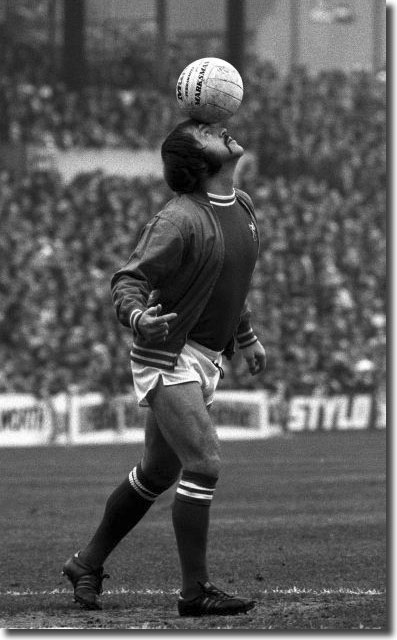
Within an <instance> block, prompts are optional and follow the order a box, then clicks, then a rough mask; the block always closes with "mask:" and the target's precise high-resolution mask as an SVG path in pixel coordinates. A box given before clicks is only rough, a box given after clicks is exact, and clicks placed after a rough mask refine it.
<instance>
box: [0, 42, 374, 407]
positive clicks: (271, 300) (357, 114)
mask: <svg viewBox="0 0 397 640" xmlns="http://www.w3.org/2000/svg"><path fill="white" fill-rule="evenodd" d="M20 55H21V56H22V53H21V54H20ZM1 64H2V65H3V67H4V68H5V69H6V70H8V71H7V73H5V74H4V75H3V77H2V79H1V81H0V82H1V84H2V89H3V90H2V91H0V95H1V96H2V99H1V104H0V112H1V117H0V121H1V123H2V124H1V135H2V138H3V140H14V141H16V140H18V139H19V140H20V141H23V142H29V141H30V142H31V141H35V140H36V141H40V140H42V139H43V135H44V134H45V133H46V134H50V135H52V136H53V139H54V141H55V143H56V144H57V145H58V146H60V147H63V148H70V147H75V146H77V147H81V146H102V145H105V146H120V145H123V146H129V147H132V148H139V147H145V148H147V147H157V146H158V144H159V142H160V141H161V139H162V138H163V137H164V134H165V133H166V131H167V130H168V129H169V127H170V126H172V124H173V123H174V122H175V121H176V119H177V117H178V114H177V113H175V107H174V106H173V102H172V100H170V99H169V96H167V97H166V98H164V95H162V94H160V93H159V94H154V93H148V92H141V91H134V90H132V89H129V90H127V89H125V88H123V89H119V90H117V91H115V90H114V88H111V87H103V86H102V87H96V88H95V87H90V88H87V89H86V90H85V91H84V92H83V93H81V94H77V93H70V92H67V91H66V89H65V88H64V87H63V86H62V85H54V84H52V85H50V84H45V82H44V80H45V78H43V77H41V76H40V75H39V76H32V77H31V78H30V79H29V82H27V81H26V77H25V75H24V73H25V72H24V69H25V68H26V64H27V62H26V59H25V61H24V60H23V56H22V58H21V59H20V64H19V65H15V61H14V62H13V64H11V65H8V66H7V59H5V60H3V62H2V63H0V66H1ZM9 67H11V68H12V69H13V73H11V72H10V71H9ZM16 70H17V71H18V73H17V72H16ZM37 73H38V74H40V73H43V72H39V71H37ZM44 75H45V74H44ZM385 110H386V98H385V86H384V83H383V82H382V81H381V80H378V79H377V78H376V77H374V76H372V75H371V74H369V73H364V72H360V73H353V74H349V75H347V74H344V73H342V72H325V73H322V74H320V75H318V76H316V77H311V76H309V74H308V73H307V72H306V71H305V70H304V69H295V70H294V71H293V72H291V73H290V74H289V75H288V76H287V77H284V78H282V77H280V76H279V75H278V73H277V72H276V71H275V69H274V68H273V67H272V66H271V65H263V64H262V65H259V64H256V63H255V64H251V65H250V67H249V69H248V70H247V77H246V80H245V99H244V108H241V110H240V111H239V112H238V114H237V115H236V116H235V117H234V118H233V121H232V123H231V125H230V126H231V127H232V125H233V126H234V127H235V128H236V129H238V131H239V135H240V137H241V139H242V140H244V144H245V146H246V148H247V149H248V150H249V151H250V152H251V153H248V160H247V162H246V163H245V164H243V165H242V169H241V172H240V175H239V183H240V186H241V187H242V188H244V189H246V190H247V191H248V192H249V193H250V194H251V196H252V198H253V200H254V202H255V205H256V210H257V214H258V220H259V226H260V231H261V249H260V258H259V262H258V265H257V268H256V271H255V275H254V279H253V286H252V291H251V294H250V300H251V306H252V308H253V318H254V321H253V324H254V327H255V329H256V332H257V334H258V336H259V337H260V338H261V340H262V341H263V343H264V345H265V346H266V349H267V355H268V367H267V370H266V371H265V373H264V374H263V375H262V376H261V377H260V378H255V379H254V378H250V377H249V376H247V375H246V372H245V369H244V366H243V363H242V361H241V360H240V359H238V358H236V359H234V360H233V361H232V363H231V364H230V363H229V364H228V363H227V364H226V368H227V369H228V374H229V375H227V376H226V377H225V380H224V381H223V386H224V387H225V386H226V385H227V386H230V387H232V388H235V387H236V386H238V387H245V388H249V387H251V388H254V387H265V388H268V389H271V390H273V391H275V392H278V391H280V389H281V390H282V392H283V394H284V395H288V394H290V393H322V392H324V393H341V392H348V391H354V390H361V391H365V390H370V389H372V388H373V385H374V383H377V384H379V383H380V384H384V380H385V340H386V298H387V292H386V215H385V211H386V168H385V165H386V158H385V135H386V134H385V130H386V116H385ZM250 158H251V161H250V160H249V159H250ZM171 195H172V194H171V193H170V192H169V190H168V188H167V187H166V186H165V185H164V182H163V181H162V180H161V179H159V178H158V177H154V176H150V175H149V176H146V177H145V176H141V177H138V178H133V179H127V178H125V177H120V176H105V175H103V174H101V173H99V172H95V173H88V174H81V175H79V176H77V177H76V178H75V179H74V180H73V181H72V182H70V183H69V184H66V183H65V182H64V181H63V180H62V178H61V177H60V176H59V175H58V174H57V173H56V172H53V171H40V172H31V173H29V174H27V175H26V176H24V177H23V178H22V179H20V178H17V177H16V176H14V175H13V174H12V173H11V172H10V171H7V170H5V169H4V170H3V171H2V172H1V174H0V216H1V225H2V234H1V236H0V244H1V256H2V260H1V264H0V272H1V280H0V281H1V285H0V292H1V305H0V330H1V334H2V336H3V339H2V341H1V343H0V349H1V360H2V367H1V370H0V392H7V391H24V392H32V391H33V392H34V393H37V394H39V395H46V394H53V393H56V392H58V391H64V390H65V389H67V388H68V387H69V386H70V385H78V388H79V389H81V390H82V391H88V390H101V391H103V392H105V393H107V394H110V395H112V394H114V393H120V392H124V391H127V390H128V389H129V388H131V376H130V373H129V355H128V352H129V346H130V341H131V336H130V335H129V332H128V331H127V330H125V329H124V328H123V327H121V326H120V325H119V324H118V322H117V320H116V318H115V314H114V310H113V308H112V305H111V298H110V290H109V282H110V278H111V275H112V273H113V272H114V271H115V270H116V269H117V268H118V267H119V266H120V265H121V264H122V263H123V262H124V261H126V260H127V258H128V256H129V254H130V252H131V250H132V248H133V246H134V242H135V240H136V238H137V234H138V233H139V230H140V229H141V227H142V225H143V224H144V223H145V222H146V221H147V220H148V218H149V217H150V216H151V215H152V214H153V213H155V212H156V211H158V210H159V208H160V207H161V206H162V204H163V203H164V202H165V201H166V200H167V199H168V198H169V197H171Z"/></svg>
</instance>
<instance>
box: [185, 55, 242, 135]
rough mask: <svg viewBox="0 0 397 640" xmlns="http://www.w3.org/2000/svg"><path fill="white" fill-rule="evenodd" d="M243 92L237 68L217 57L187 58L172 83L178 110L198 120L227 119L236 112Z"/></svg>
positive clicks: (218, 120) (209, 121) (211, 121)
mask: <svg viewBox="0 0 397 640" xmlns="http://www.w3.org/2000/svg"><path fill="white" fill-rule="evenodd" d="M243 94H244V88H243V81H242V79H241V76H240V74H239V72H238V71H237V69H235V68H234V67H233V65H231V64H230V63H229V62H226V60H221V59H220V58H200V59H199V60H195V61H194V62H191V63H190V64H189V65H188V66H187V67H185V69H184V70H183V71H182V73H181V74H180V76H179V78H178V82H177V84H176V99H177V103H178V105H179V108H180V110H181V112H182V113H183V115H185V116H188V117H189V118H193V119H194V120H198V121H199V122H206V123H213V122H220V121H222V120H227V119H228V118H230V117H231V116H232V115H234V114H235V113H236V111H237V109H238V108H239V106H240V104H241V101H242V99H243Z"/></svg>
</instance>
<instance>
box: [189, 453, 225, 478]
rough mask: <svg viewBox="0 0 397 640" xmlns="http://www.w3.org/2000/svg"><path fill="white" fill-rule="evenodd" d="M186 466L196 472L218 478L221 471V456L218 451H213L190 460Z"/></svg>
mask: <svg viewBox="0 0 397 640" xmlns="http://www.w3.org/2000/svg"><path fill="white" fill-rule="evenodd" d="M186 468H187V469H188V470H189V471H192V472H194V473H201V474H203V475H205V476H211V477H212V478H218V477H219V474H220V471H221V458H220V455H219V454H218V453H217V452H212V453H210V454H207V455H202V456H200V457H197V458H195V459H192V460H190V461H189V464H188V466H186Z"/></svg>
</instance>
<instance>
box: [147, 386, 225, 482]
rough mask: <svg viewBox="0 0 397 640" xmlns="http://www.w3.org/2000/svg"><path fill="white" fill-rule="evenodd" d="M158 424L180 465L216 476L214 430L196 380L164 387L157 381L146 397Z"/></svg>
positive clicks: (215, 436) (216, 455)
mask: <svg viewBox="0 0 397 640" xmlns="http://www.w3.org/2000/svg"><path fill="white" fill-rule="evenodd" d="M148 400H149V404H150V407H151V408H152V410H153V413H154V415H155V417H156V420H157V423H158V426H159V428H160V430H161V432H162V434H163V436H164V439H165V440H166V441H167V442H168V444H169V446H170V447H171V448H172V449H173V451H175V453H176V455H177V456H178V458H179V460H180V461H181V463H182V466H183V467H184V468H185V469H189V470H190V471H197V472H198V473H207V474H209V475H218V473H219V467H220V447H219V439H218V435H217V433H216V429H215V427H214V425H213V422H212V420H211V417H210V415H209V413H208V410H207V407H206V406H205V403H204V399H203V395H202V391H201V388H200V385H199V384H198V383H197V382H186V383H182V384H176V385H169V386H165V385H164V384H163V382H162V381H161V380H160V382H159V384H158V385H157V386H156V388H155V389H154V391H153V392H151V394H150V396H149V398H148Z"/></svg>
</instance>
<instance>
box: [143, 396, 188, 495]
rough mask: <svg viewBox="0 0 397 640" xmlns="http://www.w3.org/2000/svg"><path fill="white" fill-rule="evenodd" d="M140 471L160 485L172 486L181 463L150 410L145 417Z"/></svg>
mask: <svg viewBox="0 0 397 640" xmlns="http://www.w3.org/2000/svg"><path fill="white" fill-rule="evenodd" d="M142 470H143V472H144V473H145V474H147V476H148V477H149V478H151V479H153V481H157V482H158V483H159V484H161V485H163V484H164V485H171V484H173V483H174V482H175V480H176V479H177V477H178V475H179V472H180V470H181V462H180V460H179V458H178V456H177V454H176V453H175V451H174V450H173V449H172V448H171V447H170V445H169V444H168V442H167V441H166V440H165V438H164V436H163V434H162V433H161V430H160V428H159V426H158V424H157V420H156V417H155V415H154V413H153V411H152V410H151V409H148V412H147V416H146V428H145V447H144V451H143V456H142Z"/></svg>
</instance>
